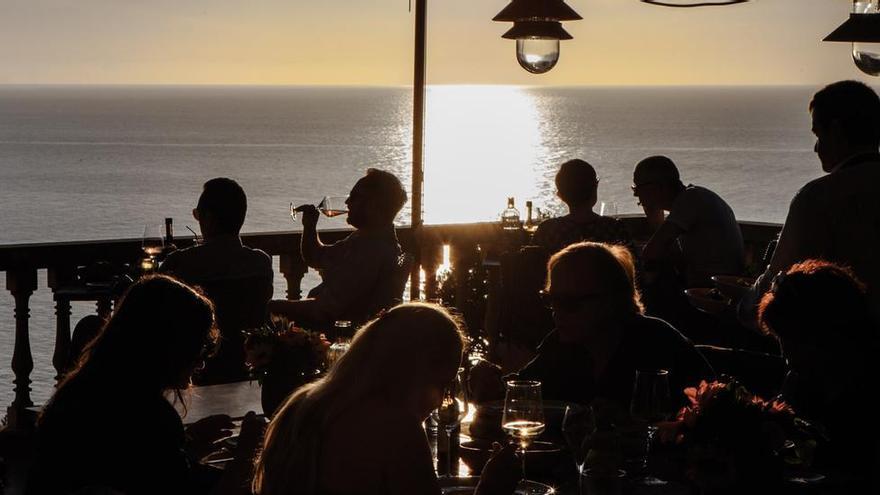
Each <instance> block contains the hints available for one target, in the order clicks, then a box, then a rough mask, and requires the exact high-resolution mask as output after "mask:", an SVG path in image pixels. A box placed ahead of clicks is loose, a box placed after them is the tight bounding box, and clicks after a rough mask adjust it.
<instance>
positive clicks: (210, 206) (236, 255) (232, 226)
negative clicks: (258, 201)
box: [160, 177, 274, 297]
mask: <svg viewBox="0 0 880 495" xmlns="http://www.w3.org/2000/svg"><path fill="white" fill-rule="evenodd" d="M192 213H193V218H195V219H196V221H197V222H199V230H200V231H201V233H202V242H203V243H202V244H201V245H197V246H193V247H190V248H187V249H181V250H178V251H174V252H173V253H171V254H169V255H168V257H167V258H166V259H165V261H164V262H163V263H162V266H161V268H160V271H161V272H162V273H170V274H173V275H174V276H175V277H177V278H179V279H181V280H184V281H187V282H190V283H199V282H203V281H205V280H217V279H236V278H247V277H254V276H256V277H261V278H264V279H265V280H266V289H267V290H269V297H271V295H272V294H271V291H272V278H273V276H274V274H273V271H272V259H271V258H270V257H269V255H267V254H266V253H264V252H263V251H261V250H259V249H251V248H249V247H247V246H244V245H243V244H242V243H241V237H240V236H239V234H240V233H241V227H242V226H243V225H244V219H245V215H246V214H247V196H246V195H245V192H244V189H242V188H241V186H240V185H239V184H238V183H237V182H236V181H234V180H232V179H229V178H226V177H218V178H215V179H211V180H209V181H207V182H205V184H204V186H203V188H202V194H201V195H200V196H199V201H198V204H197V205H196V207H195V208H193V212H192Z"/></svg>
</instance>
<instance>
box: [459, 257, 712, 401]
mask: <svg viewBox="0 0 880 495" xmlns="http://www.w3.org/2000/svg"><path fill="white" fill-rule="evenodd" d="M547 270H548V272H549V275H548V278H547V287H546V289H545V292H544V293H545V299H546V300H547V303H548V305H549V306H550V307H551V308H552V310H553V319H554V322H555V324H556V329H555V330H553V331H552V332H551V333H550V334H549V335H547V337H546V338H545V339H544V341H543V343H542V344H541V345H540V347H539V348H538V354H537V356H536V357H535V358H534V359H533V360H532V361H531V362H530V363H529V364H527V365H526V366H525V367H524V368H523V369H522V370H520V371H519V373H518V375H519V378H520V379H523V380H539V381H541V383H542V389H543V393H544V398H547V399H555V400H564V401H572V402H578V403H585V404H586V403H590V402H591V401H593V399H595V398H600V397H601V398H604V399H610V400H611V401H613V402H615V403H617V404H618V405H619V406H621V407H624V408H627V407H628V406H629V401H630V398H631V394H632V387H633V380H634V378H635V374H636V371H637V370H659V369H665V370H668V371H669V372H670V383H669V384H670V391H671V393H672V394H673V397H674V399H675V401H676V403H683V402H684V395H683V390H684V388H685V387H687V386H693V385H695V384H697V383H699V381H700V380H703V379H711V378H712V377H713V376H714V372H713V371H712V368H711V366H709V364H708V363H707V362H706V360H705V359H704V358H703V356H702V355H701V354H700V352H699V351H698V350H697V349H696V348H695V347H694V345H693V343H691V342H690V341H689V340H688V339H687V338H685V337H684V336H683V335H681V334H680V333H679V332H678V331H677V330H675V329H674V328H672V327H671V326H670V325H669V324H668V323H666V322H664V321H663V320H659V319H656V318H650V317H647V316H644V315H643V314H642V312H643V310H642V304H641V301H640V300H639V293H638V291H637V290H636V288H635V286H634V284H633V277H634V269H633V265H632V257H631V256H630V255H629V253H628V252H627V251H626V249H624V248H622V247H619V246H618V247H610V246H608V245H605V244H599V243H592V242H582V243H578V244H572V245H570V246H568V247H567V248H565V249H563V250H562V251H560V252H558V253H556V254H555V255H553V257H552V258H550V262H549V263H548V267H547ZM475 370H476V372H475V373H474V372H472V381H471V386H472V388H473V389H474V392H475V393H476V395H477V400H478V401H480V402H482V401H484V400H492V399H496V398H499V396H503V395H502V394H503V392H502V389H501V388H500V384H501V381H500V374H498V373H497V371H496V376H495V377H494V379H493V378H492V377H491V374H492V373H491V371H492V370H491V369H489V367H488V366H485V365H481V366H480V369H479V370H477V368H475ZM493 384H494V385H493Z"/></svg>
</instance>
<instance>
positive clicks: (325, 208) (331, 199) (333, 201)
mask: <svg viewBox="0 0 880 495" xmlns="http://www.w3.org/2000/svg"><path fill="white" fill-rule="evenodd" d="M347 200H348V196H324V199H322V200H321V202H320V203H318V210H320V211H321V213H323V214H324V215H325V216H327V217H330V218H333V217H335V216H339V215H345V214H346V213H348V205H347V204H345V202H346V201H347Z"/></svg>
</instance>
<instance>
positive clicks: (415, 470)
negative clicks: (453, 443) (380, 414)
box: [383, 419, 441, 495]
mask: <svg viewBox="0 0 880 495" xmlns="http://www.w3.org/2000/svg"><path fill="white" fill-rule="evenodd" d="M386 424H387V426H388V428H387V432H388V435H387V437H386V438H388V440H389V442H388V443H387V444H386V445H385V447H386V448H385V449H383V452H384V454H385V456H386V457H385V460H386V468H385V475H386V479H387V482H388V493H389V494H390V495H412V494H414V493H418V494H425V495H440V493H441V491H440V484H439V483H438V482H437V475H436V474H434V466H433V460H432V459H431V448H430V446H429V445H428V439H427V437H426V436H425V431H424V430H423V429H422V427H421V425H419V424H418V422H416V421H413V420H411V419H407V420H404V421H388V422H386Z"/></svg>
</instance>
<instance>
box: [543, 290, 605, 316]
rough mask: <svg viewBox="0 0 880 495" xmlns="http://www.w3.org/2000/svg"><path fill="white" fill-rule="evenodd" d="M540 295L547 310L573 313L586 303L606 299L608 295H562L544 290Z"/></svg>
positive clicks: (600, 293)
mask: <svg viewBox="0 0 880 495" xmlns="http://www.w3.org/2000/svg"><path fill="white" fill-rule="evenodd" d="M538 295H539V296H540V297H541V302H543V303H544V306H545V307H546V308H547V309H552V310H554V311H564V312H568V313H573V312H575V311H578V310H579V309H581V308H582V307H583V306H584V305H585V304H586V303H588V302H590V301H594V300H597V299H601V298H603V297H605V296H606V295H607V293H605V292H599V293H594V294H580V295H561V294H553V293H552V292H549V291H546V290H542V291H539V292H538Z"/></svg>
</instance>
